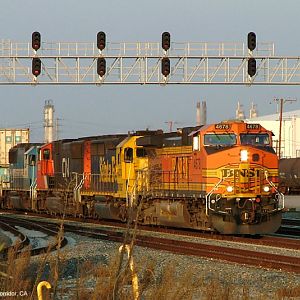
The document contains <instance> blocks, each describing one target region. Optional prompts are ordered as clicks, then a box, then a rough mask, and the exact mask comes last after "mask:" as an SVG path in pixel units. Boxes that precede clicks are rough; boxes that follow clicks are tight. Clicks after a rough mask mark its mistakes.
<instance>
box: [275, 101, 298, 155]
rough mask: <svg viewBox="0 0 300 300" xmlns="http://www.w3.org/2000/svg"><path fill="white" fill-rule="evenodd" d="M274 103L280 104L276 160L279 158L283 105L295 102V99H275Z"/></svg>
mask: <svg viewBox="0 0 300 300" xmlns="http://www.w3.org/2000/svg"><path fill="white" fill-rule="evenodd" d="M274 101H275V102H277V104H278V102H279V103H280V110H279V145H278V153H277V155H278V159H280V158H281V131H282V114H283V105H284V104H285V103H286V102H295V101H297V99H283V98H280V99H279V98H276V99H274Z"/></svg>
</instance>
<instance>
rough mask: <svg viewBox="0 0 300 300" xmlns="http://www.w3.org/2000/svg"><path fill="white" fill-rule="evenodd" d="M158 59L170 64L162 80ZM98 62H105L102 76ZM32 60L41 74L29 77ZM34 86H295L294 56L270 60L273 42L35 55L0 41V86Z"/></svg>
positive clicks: (47, 49) (52, 47)
mask: <svg viewBox="0 0 300 300" xmlns="http://www.w3.org/2000/svg"><path fill="white" fill-rule="evenodd" d="M164 57H167V58H169V60H170V70H169V71H170V72H169V74H168V75H167V76H164V75H163V74H162V70H161V69H162V60H163V58H164ZM250 57H253V58H255V60H256V73H255V75H254V76H253V77H250V76H249V75H248V72H247V68H248V60H249V58H250ZM99 58H101V59H102V58H104V59H105V60H104V62H103V59H102V67H103V68H105V70H104V75H103V76H102V77H101V76H99V75H98V74H99V71H98V72H97V62H98V60H99ZM34 59H35V60H34ZM38 59H40V61H41V64H40V68H41V70H40V71H41V72H40V73H38V72H37V73H36V74H38V76H34V75H33V70H32V68H33V61H35V65H37V66H39V61H38ZM100 67H101V66H100ZM36 84H37V85H70V84H71V85H74V84H76V85H87V84H88V85H91V84H94V85H101V84H152V85H153V84H154V85H155V84H156V85H157V84H227V85H228V84H231V85H233V84H234V85H237V84H238V85H299V84H300V57H282V56H276V55H275V49H274V44H273V43H258V44H257V47H256V48H255V50H254V51H253V52H251V51H249V49H248V48H247V45H246V44H244V43H223V42H219V43H205V42H193V43H191V42H190V43H176V42H172V43H171V46H170V49H169V50H167V51H165V50H164V49H162V48H161V45H160V43H158V42H135V43H130V42H120V43H113V42H108V43H106V47H105V49H103V50H102V51H101V50H99V48H98V47H97V44H96V43H89V42H86V43H85V42H43V43H41V47H40V48H39V49H38V50H37V51H35V50H34V49H33V48H32V46H31V43H19V42H11V41H9V40H2V41H0V85H36Z"/></svg>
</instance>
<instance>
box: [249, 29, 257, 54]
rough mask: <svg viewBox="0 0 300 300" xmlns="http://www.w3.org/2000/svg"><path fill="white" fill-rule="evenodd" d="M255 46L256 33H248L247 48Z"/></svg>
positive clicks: (252, 48)
mask: <svg viewBox="0 0 300 300" xmlns="http://www.w3.org/2000/svg"><path fill="white" fill-rule="evenodd" d="M255 48H256V34H255V33H254V32H249V33H248V49H249V50H250V51H253V50H254V49H255Z"/></svg>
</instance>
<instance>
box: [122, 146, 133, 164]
mask: <svg viewBox="0 0 300 300" xmlns="http://www.w3.org/2000/svg"><path fill="white" fill-rule="evenodd" d="M124 160H125V162H132V161H133V149H132V148H125V149H124Z"/></svg>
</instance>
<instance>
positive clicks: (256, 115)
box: [249, 102, 258, 119]
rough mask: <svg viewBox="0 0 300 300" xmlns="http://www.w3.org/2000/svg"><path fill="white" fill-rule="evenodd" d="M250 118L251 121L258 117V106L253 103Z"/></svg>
mask: <svg viewBox="0 0 300 300" xmlns="http://www.w3.org/2000/svg"><path fill="white" fill-rule="evenodd" d="M249 117H250V119H251V118H256V117H258V111H257V105H256V104H254V103H253V102H252V104H251V108H250V114H249Z"/></svg>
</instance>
